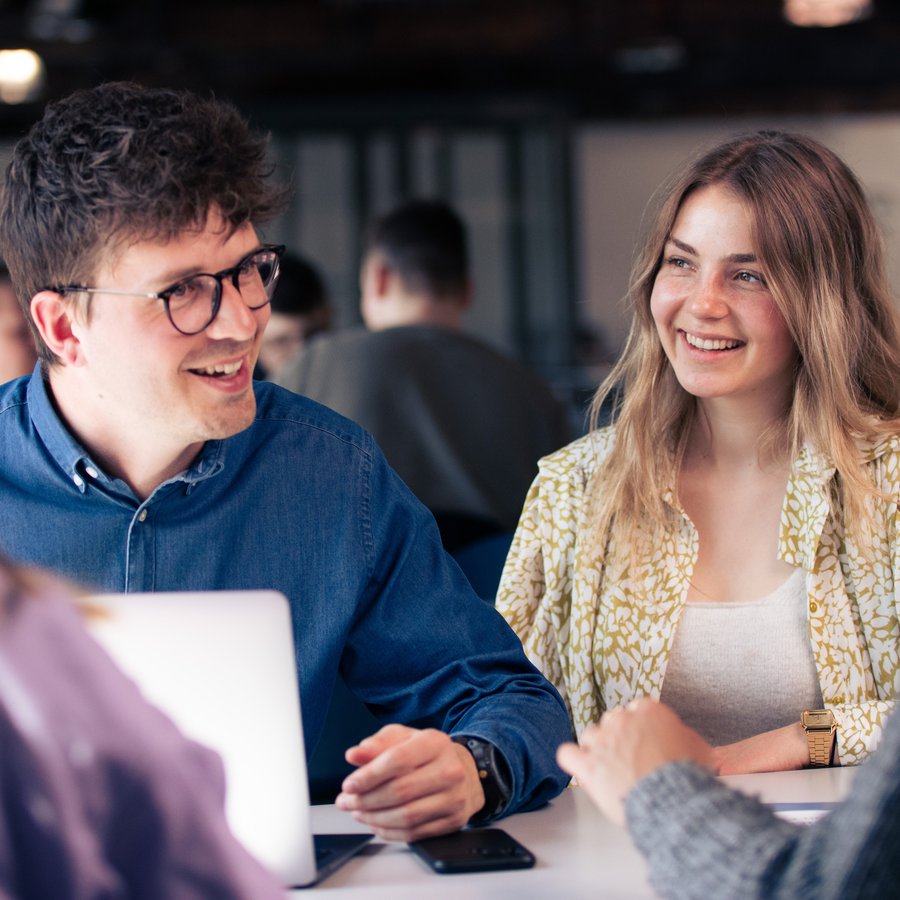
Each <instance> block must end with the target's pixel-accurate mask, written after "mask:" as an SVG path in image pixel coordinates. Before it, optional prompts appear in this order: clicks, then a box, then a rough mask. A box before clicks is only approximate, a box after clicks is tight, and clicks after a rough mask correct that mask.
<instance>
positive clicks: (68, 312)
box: [31, 291, 81, 365]
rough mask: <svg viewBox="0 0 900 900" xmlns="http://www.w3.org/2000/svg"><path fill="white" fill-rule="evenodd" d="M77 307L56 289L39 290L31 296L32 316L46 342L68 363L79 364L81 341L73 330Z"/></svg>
mask: <svg viewBox="0 0 900 900" xmlns="http://www.w3.org/2000/svg"><path fill="white" fill-rule="evenodd" d="M74 314H75V308H74V306H73V304H72V302H71V301H69V300H66V298H65V297H63V296H62V294H57V293H56V292H55V291H39V292H38V293H37V294H35V295H34V296H33V297H32V298H31V318H32V319H33V320H34V324H35V327H36V328H37V330H38V333H39V334H40V336H41V337H42V338H43V340H44V343H45V344H46V345H47V346H48V347H49V348H50V350H52V351H53V353H54V354H55V355H56V356H58V357H59V358H60V359H61V360H62V362H63V363H64V364H66V365H77V364H78V362H79V360H80V359H81V343H80V341H79V340H78V337H77V336H76V335H75V333H74V331H73V330H72V319H73V315H74Z"/></svg>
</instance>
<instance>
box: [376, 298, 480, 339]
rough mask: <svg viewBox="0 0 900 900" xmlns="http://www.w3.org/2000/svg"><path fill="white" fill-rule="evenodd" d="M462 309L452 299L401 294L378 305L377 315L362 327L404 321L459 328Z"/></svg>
mask: <svg viewBox="0 0 900 900" xmlns="http://www.w3.org/2000/svg"><path fill="white" fill-rule="evenodd" d="M464 312H465V308H464V306H463V305H462V304H460V303H457V302H455V301H454V300H452V299H446V300H434V299H432V298H430V297H416V296H405V297H403V298H396V299H392V300H391V301H389V302H388V303H386V304H384V305H383V306H382V307H380V308H379V310H378V315H377V318H372V319H371V320H369V319H367V320H366V327H367V328H368V329H369V331H383V330H384V329H386V328H400V327H402V326H404V325H434V326H436V327H438V328H446V329H448V330H450V331H460V330H461V329H462V324H463V321H462V320H463V313H464Z"/></svg>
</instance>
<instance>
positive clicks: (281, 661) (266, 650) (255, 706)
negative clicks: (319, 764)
mask: <svg viewBox="0 0 900 900" xmlns="http://www.w3.org/2000/svg"><path fill="white" fill-rule="evenodd" d="M89 600H90V602H91V603H92V604H93V605H94V606H96V607H99V608H100V609H102V610H105V612H106V615H101V616H97V617H91V620H90V623H89V627H90V630H91V632H92V633H93V634H94V636H95V637H96V638H97V640H98V641H99V642H100V643H101V644H102V645H103V646H104V647H105V648H106V650H107V651H108V652H109V654H110V655H111V656H112V657H113V659H114V660H115V661H116V662H117V663H118V664H119V666H120V667H121V668H122V669H123V671H125V673H126V674H128V675H129V676H130V677H131V678H132V679H134V681H135V682H137V684H138V686H139V687H140V688H141V690H142V692H143V693H144V695H145V696H146V697H147V699H148V700H149V701H150V702H151V703H154V704H155V705H157V706H158V707H160V708H161V709H162V710H164V711H165V712H166V713H167V714H168V715H169V716H170V717H171V718H172V719H173V720H174V721H175V723H176V724H177V725H178V726H179V728H180V729H181V730H182V731H183V732H184V733H185V734H186V735H188V736H189V737H191V738H193V739H194V740H196V741H198V742H200V743H202V744H205V745H206V746H208V747H211V748H213V749H214V750H216V751H217V752H218V753H219V754H220V755H221V757H222V761H223V763H224V766H225V776H226V779H227V795H226V810H225V811H226V816H227V819H228V823H229V825H230V826H231V829H232V831H233V832H234V834H235V836H236V837H237V838H238V840H240V841H241V842H242V843H243V844H244V846H246V847H247V849H248V850H249V851H250V852H251V853H253V854H254V855H255V856H256V857H257V858H258V859H259V860H260V862H262V863H263V864H264V865H266V866H267V867H268V868H269V869H271V870H272V871H273V872H274V873H275V875H276V876H277V877H279V878H281V879H282V882H283V883H284V884H285V885H289V886H294V885H307V884H311V883H313V882H314V881H316V880H317V878H318V877H319V875H320V874H321V873H319V872H317V868H316V862H315V854H314V847H313V836H312V829H311V824H310V805H309V786H308V782H307V770H306V754H305V752H304V746H303V732H302V724H301V718H300V694H299V688H298V683H297V669H296V660H295V655H294V641H293V635H292V630H291V618H290V610H289V607H288V602H287V598H286V597H285V596H284V595H283V594H281V593H278V592H277V591H264V590H260V591H213V592H184V593H180V592H171V593H147V594H101V595H95V596H92V597H91V598H89Z"/></svg>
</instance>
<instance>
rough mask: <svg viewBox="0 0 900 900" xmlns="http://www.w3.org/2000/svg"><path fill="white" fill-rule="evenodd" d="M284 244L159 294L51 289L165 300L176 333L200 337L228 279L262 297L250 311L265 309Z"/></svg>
mask: <svg viewBox="0 0 900 900" xmlns="http://www.w3.org/2000/svg"><path fill="white" fill-rule="evenodd" d="M282 253H284V246H283V245H275V244H263V246H262V247H260V248H259V249H258V250H254V251H253V252H252V253H250V254H248V255H247V256H245V257H244V258H243V259H242V260H241V261H240V262H239V263H238V264H237V265H236V266H232V267H231V268H230V269H222V271H221V272H217V273H216V274H215V275H211V274H209V273H207V272H198V273H197V274H196V275H191V276H190V277H189V278H184V279H182V280H181V281H177V282H175V284H173V285H172V286H171V287H167V288H166V289H165V290H163V291H159V293H156V294H149V293H143V292H141V291H113V290H106V289H104V288H91V287H82V286H81V285H77V284H67V285H62V286H59V287H54V288H47V290H51V291H54V292H55V293H57V294H63V295H65V294H75V293H78V294H119V295H121V296H123V297H149V298H150V299H152V300H162V302H163V304H164V305H165V307H166V315H167V316H168V317H169V321H170V322H171V323H172V326H173V327H174V328H175V330H176V331H180V332H181V333H182V334H199V333H200V332H201V331H203V330H204V329H205V328H208V327H209V326H210V325H211V324H212V323H213V320H214V319H215V318H216V316H217V315H218V314H219V309H220V308H221V306H222V282H223V281H224V280H225V279H226V278H227V279H230V281H231V283H232V284H233V285H234V286H235V288H236V289H237V291H238V293H239V294H240V295H241V297H243V298H244V300H245V301H247V299H248V298H249V297H254V295H257V296H258V295H259V294H262V296H263V297H264V299H262V300H261V301H260V302H258V303H251V302H247V306H248V307H249V308H250V309H261V308H262V307H263V306H265V305H266V304H267V303H268V302H269V301H270V300H271V299H272V295H273V294H274V293H275V288H276V286H277V285H278V276H279V275H280V274H281V268H280V264H279V262H280V259H281V255H282Z"/></svg>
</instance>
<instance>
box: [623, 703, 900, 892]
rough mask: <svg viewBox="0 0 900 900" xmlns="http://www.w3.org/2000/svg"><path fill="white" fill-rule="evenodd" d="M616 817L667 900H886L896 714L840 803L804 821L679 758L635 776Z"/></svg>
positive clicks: (896, 850)
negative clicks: (779, 813)
mask: <svg viewBox="0 0 900 900" xmlns="http://www.w3.org/2000/svg"><path fill="white" fill-rule="evenodd" d="M626 814H627V819H628V827H629V830H630V831H631V834H632V837H633V838H634V840H635V843H636V844H637V846H638V847H639V848H640V850H641V851H642V852H643V853H644V855H645V856H646V857H647V860H648V863H649V866H650V880H651V882H652V884H653V886H654V888H655V889H656V890H657V891H659V893H660V894H661V895H662V896H663V897H666V898H672V900H688V898H697V900H709V898H711V897H728V898H729V900H740V898H763V897H764V898H791V900H805V898H810V900H812V898H815V900H829V898H841V900H845V898H862V897H871V898H885V897H896V896H898V893H900V715H894V716H892V717H891V719H890V720H889V723H888V725H887V726H886V728H885V731H884V735H883V737H882V741H881V744H880V746H879V748H878V750H877V751H876V752H875V754H874V755H873V756H872V757H871V759H869V760H868V761H867V762H866V763H865V764H864V765H863V766H862V767H861V769H860V771H859V772H858V773H857V774H856V777H855V778H854V781H853V786H852V788H851V794H850V796H849V797H848V799H847V800H846V801H845V802H844V803H843V804H841V806H839V807H838V808H837V809H836V810H835V811H834V812H832V813H831V814H830V815H828V816H826V817H825V818H823V819H820V820H819V821H818V822H816V823H815V825H813V826H810V827H803V826H798V825H793V824H790V823H788V822H785V821H783V820H781V819H778V818H777V817H776V816H775V815H774V814H773V813H772V812H771V811H770V810H769V809H767V808H766V807H765V806H763V805H762V804H761V803H759V802H757V801H756V800H753V799H751V798H750V797H745V796H743V795H741V794H737V793H735V792H733V791H731V790H729V789H728V788H727V787H725V785H724V784H722V783H721V782H720V781H718V780H717V779H716V778H714V777H713V776H712V775H710V774H709V773H708V772H705V771H702V770H701V769H699V768H697V767H696V766H693V765H690V764H687V763H671V764H669V765H666V766H663V767H661V768H659V769H657V770H656V771H655V772H652V773H651V774H650V775H648V776H647V777H646V778H644V779H642V780H641V781H640V782H638V784H637V785H635V787H634V788H633V789H632V791H631V792H630V793H629V795H628V798H627V801H626Z"/></svg>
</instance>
